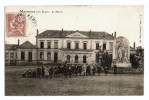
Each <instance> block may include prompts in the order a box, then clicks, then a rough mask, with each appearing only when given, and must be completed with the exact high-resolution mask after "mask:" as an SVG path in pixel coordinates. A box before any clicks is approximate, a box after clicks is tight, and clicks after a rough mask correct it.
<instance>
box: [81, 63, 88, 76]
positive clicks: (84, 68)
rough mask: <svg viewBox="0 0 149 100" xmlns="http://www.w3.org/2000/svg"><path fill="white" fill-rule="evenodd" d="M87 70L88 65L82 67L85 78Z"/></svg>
mask: <svg viewBox="0 0 149 100" xmlns="http://www.w3.org/2000/svg"><path fill="white" fill-rule="evenodd" d="M86 68H87V66H86V64H84V65H83V66H82V72H83V75H84V76H85V75H86Z"/></svg>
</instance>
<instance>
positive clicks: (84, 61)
mask: <svg viewBox="0 0 149 100" xmlns="http://www.w3.org/2000/svg"><path fill="white" fill-rule="evenodd" d="M83 63H86V56H85V55H84V56H83Z"/></svg>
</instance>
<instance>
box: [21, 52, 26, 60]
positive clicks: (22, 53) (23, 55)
mask: <svg viewBox="0 0 149 100" xmlns="http://www.w3.org/2000/svg"><path fill="white" fill-rule="evenodd" d="M21 60H25V52H21Z"/></svg>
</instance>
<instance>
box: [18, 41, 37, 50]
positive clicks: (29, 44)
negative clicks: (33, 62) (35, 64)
mask: <svg viewBox="0 0 149 100" xmlns="http://www.w3.org/2000/svg"><path fill="white" fill-rule="evenodd" d="M18 48H19V49H35V48H37V47H36V46H35V45H33V44H32V43H30V42H29V41H26V42H24V43H23V44H21V45H20V46H18Z"/></svg>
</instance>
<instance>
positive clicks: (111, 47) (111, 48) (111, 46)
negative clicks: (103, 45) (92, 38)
mask: <svg viewBox="0 0 149 100" xmlns="http://www.w3.org/2000/svg"><path fill="white" fill-rule="evenodd" d="M110 50H113V42H110Z"/></svg>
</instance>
